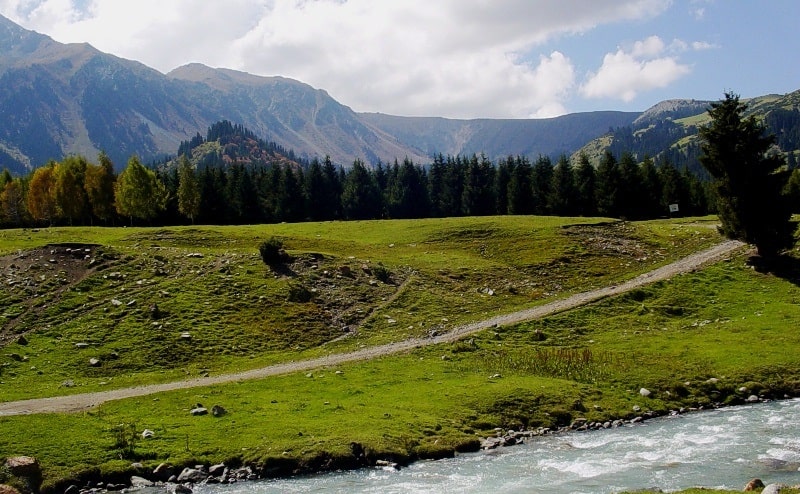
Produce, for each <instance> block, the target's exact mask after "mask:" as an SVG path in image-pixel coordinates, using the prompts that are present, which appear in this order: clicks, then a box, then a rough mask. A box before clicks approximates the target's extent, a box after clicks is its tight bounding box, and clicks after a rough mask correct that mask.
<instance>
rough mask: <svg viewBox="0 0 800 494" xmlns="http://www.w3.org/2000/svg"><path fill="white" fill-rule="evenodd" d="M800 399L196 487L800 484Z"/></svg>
mask: <svg viewBox="0 0 800 494" xmlns="http://www.w3.org/2000/svg"><path fill="white" fill-rule="evenodd" d="M799 467H800V400H788V401H780V402H771V403H764V404H758V405H750V406H741V407H730V408H724V409H719V410H712V411H704V412H698V413H691V414H686V415H679V416H674V417H664V418H659V419H653V420H650V421H647V422H644V423H643V424H637V425H631V426H626V427H621V428H618V429H607V430H602V431H593V432H574V433H568V434H561V435H554V436H547V437H540V438H534V439H531V440H529V442H528V443H527V444H525V445H522V446H514V447H510V448H504V449H499V450H495V451H491V452H488V453H470V454H464V455H459V456H457V457H456V458H453V459H447V460H439V461H424V462H418V463H414V464H412V465H411V466H409V467H407V468H404V469H402V470H400V471H394V470H385V469H377V468H376V469H363V470H357V471H352V472H341V473H330V474H320V475H313V476H306V477H299V478H292V479H281V480H269V481H258V482H244V483H239V484H233V485H229V486H214V485H207V486H202V487H198V488H197V489H195V493H196V494H272V493H310V492H313V493H379V494H391V493H430V492H448V493H485V492H491V493H523V492H524V493H535V492H543V493H544V492H546V493H549V494H562V493H563V494H576V493H586V494H589V493H613V492H619V491H623V490H639V489H645V488H656V487H657V488H660V489H663V490H665V491H674V490H680V489H685V488H689V487H696V486H701V487H716V488H726V489H734V490H742V489H743V488H744V486H745V484H746V483H747V482H748V481H749V480H750V479H751V478H753V477H759V478H761V479H763V480H764V482H765V483H766V484H769V483H773V482H783V483H786V484H789V485H795V484H800V472H798V468H799Z"/></svg>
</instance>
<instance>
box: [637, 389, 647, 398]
mask: <svg viewBox="0 0 800 494" xmlns="http://www.w3.org/2000/svg"><path fill="white" fill-rule="evenodd" d="M639 394H640V395H642V396H643V397H645V398H647V397H648V396H650V390H649V389H647V388H642V389H640V390H639Z"/></svg>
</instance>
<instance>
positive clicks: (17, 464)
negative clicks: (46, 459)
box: [6, 456, 42, 477]
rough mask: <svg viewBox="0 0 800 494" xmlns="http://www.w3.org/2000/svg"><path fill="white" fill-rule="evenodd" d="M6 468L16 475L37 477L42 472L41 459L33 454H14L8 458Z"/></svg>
mask: <svg viewBox="0 0 800 494" xmlns="http://www.w3.org/2000/svg"><path fill="white" fill-rule="evenodd" d="M6 468H7V469H8V471H9V472H10V473H11V475H14V476H16V477H37V476H40V475H41V474H42V467H41V466H40V465H39V460H37V459H36V458H34V457H32V456H12V457H10V458H7V459H6Z"/></svg>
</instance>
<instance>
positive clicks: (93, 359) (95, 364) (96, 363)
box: [89, 357, 101, 367]
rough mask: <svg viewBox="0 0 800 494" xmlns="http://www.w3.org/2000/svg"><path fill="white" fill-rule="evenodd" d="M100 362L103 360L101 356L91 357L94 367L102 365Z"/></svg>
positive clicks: (90, 360) (90, 361)
mask: <svg viewBox="0 0 800 494" xmlns="http://www.w3.org/2000/svg"><path fill="white" fill-rule="evenodd" d="M100 363H101V362H100V359H99V358H94V357H92V358H90V359H89V365H90V366H92V367H100Z"/></svg>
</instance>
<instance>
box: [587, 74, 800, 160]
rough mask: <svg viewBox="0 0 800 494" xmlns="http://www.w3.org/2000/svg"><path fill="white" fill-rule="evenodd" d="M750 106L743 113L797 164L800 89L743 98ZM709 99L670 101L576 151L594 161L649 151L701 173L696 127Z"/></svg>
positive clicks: (704, 120) (705, 119) (704, 119)
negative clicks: (760, 125)
mask: <svg viewBox="0 0 800 494" xmlns="http://www.w3.org/2000/svg"><path fill="white" fill-rule="evenodd" d="M743 102H745V103H746V104H747V105H748V108H747V111H746V113H745V116H750V115H752V116H754V117H755V118H756V119H757V120H760V121H761V122H763V124H764V126H765V127H766V130H767V132H768V133H770V134H773V135H775V137H776V146H777V148H776V149H777V150H780V152H782V153H784V154H785V155H786V156H787V159H788V162H789V165H790V166H791V167H795V166H796V163H797V159H798V156H800V90H798V91H794V92H792V93H789V94H785V95H780V94H769V95H765V96H759V97H756V98H750V99H746V100H743ZM711 103H712V102H711V101H698V100H667V101H662V102H660V103H658V104H656V105H655V106H653V107H651V108H649V109H648V110H646V111H645V112H643V113H642V114H641V115H640V116H639V117H638V118H636V119H635V120H634V121H633V122H632V123H631V124H630V125H622V126H619V127H616V128H614V129H613V130H611V131H610V132H608V133H606V134H604V135H602V136H600V137H598V138H596V139H593V140H591V141H589V142H588V143H586V144H585V145H584V146H583V147H582V148H580V150H579V151H578V152H576V153H575V154H578V153H585V154H586V155H588V156H589V158H590V159H591V160H593V161H595V162H597V161H599V159H600V156H601V155H602V154H603V153H604V152H605V151H606V150H609V151H611V152H612V153H613V154H614V155H615V156H619V155H621V154H622V153H624V152H631V153H633V154H634V155H635V156H636V157H637V158H638V159H639V160H641V159H643V158H644V157H645V156H650V157H653V158H657V159H668V160H670V161H671V162H672V163H673V164H675V165H676V166H678V167H679V168H682V167H683V166H687V167H688V168H689V169H691V170H693V171H695V172H697V173H700V174H701V175H702V174H704V173H705V171H704V170H703V169H702V168H701V165H700V162H699V160H698V157H699V156H700V143H699V139H698V129H699V127H701V126H702V125H704V124H706V123H708V122H709V116H708V113H707V110H708V108H709V105H710V104H711Z"/></svg>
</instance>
